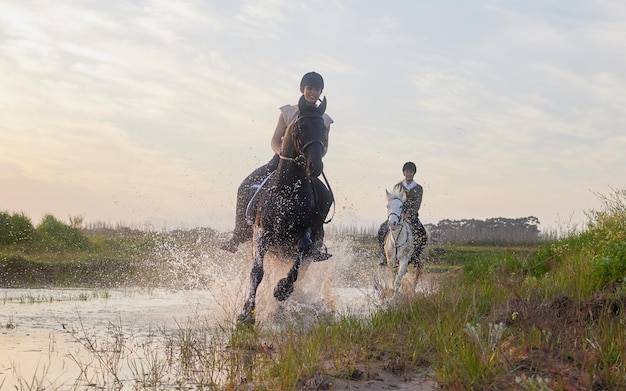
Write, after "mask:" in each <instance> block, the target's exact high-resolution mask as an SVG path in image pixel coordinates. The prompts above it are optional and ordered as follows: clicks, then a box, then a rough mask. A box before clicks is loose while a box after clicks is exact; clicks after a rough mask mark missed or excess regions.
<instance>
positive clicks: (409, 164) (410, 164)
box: [402, 162, 417, 173]
mask: <svg viewBox="0 0 626 391" xmlns="http://www.w3.org/2000/svg"><path fill="white" fill-rule="evenodd" d="M406 170H411V171H413V173H416V172H417V167H415V163H413V162H406V163H404V166H402V172H404V171H406Z"/></svg>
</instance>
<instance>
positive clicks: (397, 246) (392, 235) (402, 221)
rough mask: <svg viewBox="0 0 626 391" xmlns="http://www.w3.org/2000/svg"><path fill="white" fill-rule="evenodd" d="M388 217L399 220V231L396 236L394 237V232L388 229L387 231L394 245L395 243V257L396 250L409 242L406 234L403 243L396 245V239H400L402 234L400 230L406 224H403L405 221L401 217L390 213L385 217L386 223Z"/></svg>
mask: <svg viewBox="0 0 626 391" xmlns="http://www.w3.org/2000/svg"><path fill="white" fill-rule="evenodd" d="M389 216H396V217H398V219H399V220H400V229H399V230H398V236H395V235H394V232H393V229H391V228H389V231H390V232H389V233H390V234H391V237H392V238H393V241H394V243H396V244H394V248H395V249H396V255H397V254H398V249H399V248H400V247H402V246H404V245H405V244H407V243H408V242H409V235H408V234H407V235H405V240H404V243H402V244H397V242H398V239H399V238H400V234H401V233H402V229H403V228H404V227H405V226H406V224H405V223H406V220H405V219H404V218H403V217H402V216H400V215H399V214H397V213H394V212H391V213H389V215H388V216H387V221H389Z"/></svg>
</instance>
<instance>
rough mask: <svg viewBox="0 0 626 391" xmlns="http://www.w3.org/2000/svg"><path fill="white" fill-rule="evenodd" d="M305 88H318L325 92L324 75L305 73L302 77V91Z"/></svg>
mask: <svg viewBox="0 0 626 391" xmlns="http://www.w3.org/2000/svg"><path fill="white" fill-rule="evenodd" d="M304 86H311V87H318V88H319V89H320V90H323V89H324V79H322V75H320V74H319V73H316V72H309V73H305V74H304V76H302V81H300V89H303V88H304Z"/></svg>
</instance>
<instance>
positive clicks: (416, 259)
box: [411, 219, 428, 269]
mask: <svg viewBox="0 0 626 391" xmlns="http://www.w3.org/2000/svg"><path fill="white" fill-rule="evenodd" d="M411 227H412V228H413V244H414V246H415V250H413V254H412V255H411V263H412V264H413V265H415V266H417V267H418V268H420V269H421V268H422V267H423V266H424V265H423V263H424V261H423V259H421V256H422V252H423V251H424V249H425V248H426V244H427V243H428V234H427V233H426V228H424V225H423V224H422V223H421V222H420V221H419V219H415V220H414V221H412V222H411Z"/></svg>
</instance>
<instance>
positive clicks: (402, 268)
mask: <svg viewBox="0 0 626 391" xmlns="http://www.w3.org/2000/svg"><path fill="white" fill-rule="evenodd" d="M410 259H411V255H410V254H409V255H406V256H404V257H402V259H400V260H399V263H400V264H399V265H398V274H397V275H396V281H395V283H394V285H395V287H394V291H393V294H394V296H395V294H396V293H398V291H399V290H400V288H401V286H402V278H403V277H404V275H405V274H406V269H407V267H408V266H409V260H410Z"/></svg>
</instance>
